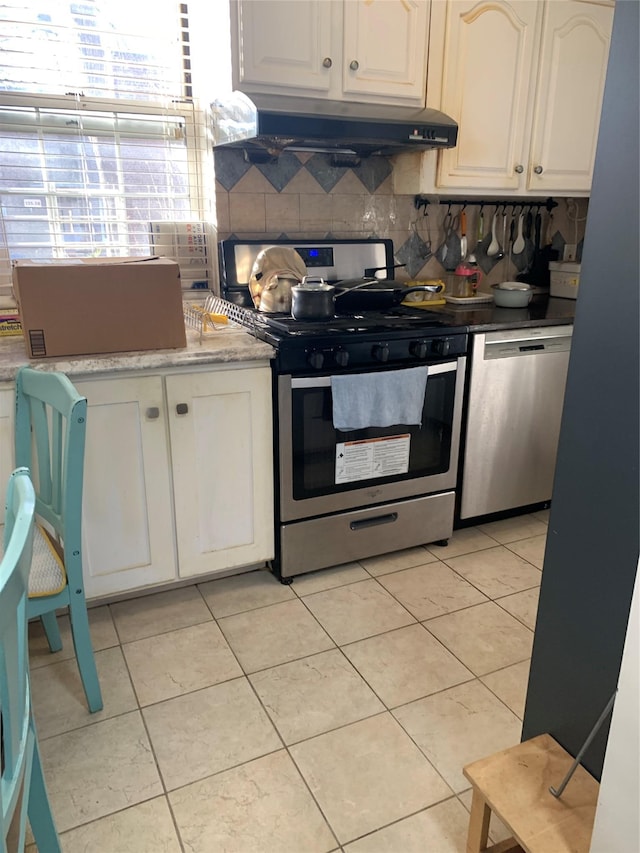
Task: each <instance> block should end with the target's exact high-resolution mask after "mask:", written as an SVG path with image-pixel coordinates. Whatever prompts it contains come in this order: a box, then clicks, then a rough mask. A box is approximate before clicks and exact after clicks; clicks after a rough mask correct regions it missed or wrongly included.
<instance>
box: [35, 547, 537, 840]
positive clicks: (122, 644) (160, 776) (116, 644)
mask: <svg viewBox="0 0 640 853" xmlns="http://www.w3.org/2000/svg"><path fill="white" fill-rule="evenodd" d="M479 550H486V549H479ZM433 562H445V561H444V560H442V561H440V560H438V559H437V558H436V559H435V560H432V561H430V562H429V563H426V564H424V565H425V566H428V565H429V564H431V563H433ZM445 564H446V563H445ZM362 568H363V569H364V570H365V571H367V570H366V568H365V567H364V566H363V567H362ZM407 568H414V567H407ZM450 568H451V567H450ZM536 568H537V567H536ZM399 571H402V569H401V570H399ZM454 571H455V570H454ZM394 573H395V572H389V573H385V575H383V576H382V577H384V576H386V574H394ZM367 574H370V573H369V572H368V571H367ZM371 578H372V579H373V580H377V581H378V584H379V586H381V587H382V589H384V590H385V592H386V593H387V594H389V595H390V596H391V597H392V598H394V599H395V600H396V601H397V602H398V604H400V606H402V607H403V609H405V610H407V612H409V615H410V616H412V617H413V614H411V613H410V611H408V608H406V607H405V606H404V605H403V604H402V602H400V601H398V599H396V597H395V596H394V595H393V594H392V593H390V592H389V591H388V590H386V588H385V587H384V586H383V585H382V584H381V583H380V581H379V579H378V578H379V576H371ZM358 582H359V581H356V582H355V583H358ZM344 585H348V584H341V585H340V586H344ZM196 586H197V584H196ZM337 588H339V587H337ZM198 593H199V595H200V596H201V597H202V598H203V600H204V603H205V605H206V606H207V610H208V611H209V612H210V613H211V617H212V620H213V621H214V622H215V623H216V624H217V626H218V628H219V629H220V630H221V628H220V626H219V624H218V620H217V619H216V617H215V616H214V615H213V613H212V611H211V608H210V607H209V605H208V604H207V602H206V599H204V596H203V594H202V592H201V590H200V589H198ZM513 594H517V593H508V595H513ZM501 597H502V598H504V597H507V596H501ZM297 598H298V599H299V600H302V598H303V596H300V595H297ZM291 600H293V599H291ZM490 600H494V601H495V599H490ZM496 603H498V602H496ZM106 606H107V607H108V612H109V616H110V619H111V622H112V624H113V628H114V632H115V635H116V637H117V638H118V642H117V643H115V644H114V645H112V646H107V647H105V648H104V649H100V650H99V651H106V650H108V649H111V648H115V647H118V648H120V651H121V654H122V656H123V658H124V660H125V666H126V669H127V672H128V677H129V679H130V682H131V686H132V690H133V695H134V697H135V700H136V703H137V708H136V709H132V710H129V711H126V712H122V713H121V714H115V715H112V716H111V717H109V718H105V720H106V719H114V718H116V717H118V716H123V715H125V714H130V713H133V710H138V711H139V712H140V715H141V717H142V719H143V724H144V726H145V731H146V733H147V737H148V739H149V743H150V747H151V751H152V754H153V756H154V761H155V763H156V767H157V769H158V775H159V779H160V780H161V783H162V787H163V791H164V793H163V794H161V795H158V796H164V797H165V799H168V794H169V792H168V791H167V790H166V785H165V783H164V779H163V777H162V774H161V772H160V768H159V766H158V764H157V757H156V754H155V750H154V748H153V743H152V741H151V738H150V736H149V732H148V729H147V727H146V721H145V718H144V714H143V706H142V705H141V704H140V700H139V697H138V693H137V690H136V689H135V684H134V682H133V679H132V676H131V672H130V670H129V666H128V663H127V661H126V656H125V655H124V648H123V647H124V646H125V645H127V644H128V643H132V642H135V640H131V641H126V642H123V641H122V638H121V636H120V632H119V631H118V628H117V625H116V622H115V619H114V617H113V614H112V613H111V606H110V605H106ZM267 606H268V605H267ZM256 609H257V608H256ZM461 609H466V608H461ZM502 609H504V608H502ZM307 610H308V608H307ZM244 612H250V611H244ZM453 612H456V611H453ZM506 612H508V611H506ZM445 615H446V614H445ZM509 615H513V614H509ZM312 616H314V619H315V615H314V614H312ZM413 618H414V619H415V617H413ZM434 618H437V617H434ZM514 618H516V619H517V617H514ZM209 621H211V620H209V619H206V620H201V621H198V622H196V623H193V625H189V626H182V628H188V627H193V626H195V625H197V624H205V623H208V622H209ZM316 621H319V620H317V619H316ZM426 621H429V620H426ZM518 621H521V620H518ZM416 623H417V624H423V623H421V622H420V621H419V620H417V619H416V622H414V623H412V624H416ZM319 624H320V627H322V628H323V630H325V629H324V626H322V625H321V623H319ZM402 627H410V626H402ZM402 627H399V628H394V629H389V631H385V632H382V634H386V633H391V632H393V631H396V630H402ZM423 627H424V628H425V629H426V630H428V629H427V628H426V626H425V625H424V624H423ZM525 627H528V626H525ZM176 630H180V628H173V629H169V630H166V631H162V632H160V635H162V634H166V633H172V632H173V631H176ZM325 633H327V632H326V630H325ZM429 633H430V632H429ZM151 636H158V635H151ZM223 636H224V632H223ZM329 636H330V635H329ZM372 636H380V635H379V634H378V635H372ZM431 636H433V635H431ZM138 639H147V638H138ZM331 639H332V640H333V638H331ZM366 639H368V637H365V638H362V640H366ZM434 639H435V640H436V641H437V642H438V643H440V644H441V645H442V646H443V647H444V648H445V649H446V646H445V645H444V644H443V643H441V641H440V640H439V639H438V638H437V637H435V638H434ZM225 642H226V643H227V646H228V648H229V650H230V651H231V653H232V655H233V656H234V658H235V659H236V661H237V662H238V665H239V667H240V670H241V672H242V674H243V675H244V677H246V678H247V680H248V681H249V684H250V685H251V687H252V688H253V684H252V683H251V680H250V678H249V673H247V672H245V670H244V668H243V667H242V664H241V663H240V661H239V660H238V658H237V656H236V654H235V652H234V650H233V648H232V646H230V645H229V643H228V640H227V639H226V637H225ZM352 642H360V640H356V641H352ZM334 643H335V641H334ZM350 644H351V643H346V644H344V645H350ZM335 646H336V648H338V649H339V650H340V651H341V653H342V654H343V656H344V652H343V649H342V648H341V646H340V645H339V644H337V643H336V644H335ZM447 651H448V652H449V653H450V654H453V653H452V652H451V650H450V649H447ZM321 653H322V652H318V653H314V655H305V656H303V657H302V658H298V659H297V660H301V659H304V658H305V657H313V656H315V654H321ZM345 657H346V656H345ZM68 660H73V658H68V659H65V660H64V661H55V662H54V663H64V662H66V661H68ZM347 660H348V658H347ZM460 662H461V663H462V665H464V664H463V662H462V661H460ZM284 663H289V661H287V662H283V664H282V665H284ZM349 664H350V665H351V666H352V667H353V668H354V669H355V671H356V672H357V673H358V675H359V677H360V678H362V679H363V681H364V682H365V683H367V685H368V682H367V681H366V679H365V678H364V676H363V675H362V673H360V672H359V671H358V670H357V667H355V665H353V664H352V663H351V661H349ZM38 668H39V667H38ZM269 668H270V667H267V669H269ZM504 668H506V667H503V669H504ZM488 674H489V673H487V674H486V675H488ZM237 677H242V676H236V678H237ZM482 677H484V676H475V675H474V679H476V680H480V678H482ZM229 680H233V679H226V681H229ZM470 680H473V679H470ZM219 683H225V682H216V684H219ZM461 683H466V682H461ZM216 684H214V685H207V687H213V686H216ZM368 686H369V687H370V689H372V691H373V693H374V695H376V696H378V694H377V693H376V692H375V691H374V690H373V688H371V686H370V685H368ZM485 686H486V685H485ZM201 689H207V688H206V687H203V688H201ZM444 689H450V688H444ZM489 689H490V688H489ZM191 692H197V691H186V693H181V694H178V695H179V696H182V695H188V694H189V693H191ZM254 692H255V690H254ZM437 692H442V691H437ZM491 692H493V691H491ZM429 695H434V694H429ZM169 698H170V699H171V698H177V697H169ZM257 698H258V701H259V702H260V704H261V706H262V707H263V708H264V705H263V703H262V701H261V700H260V698H259V697H257ZM378 698H379V699H380V701H381V702H382V703H383V705H384V707H385V708H386V709H387V712H388V713H391V716H392V717H394V715H393V714H392V709H391V708H389V707H388V706H387V705H386V703H385V702H384V701H383V700H382V699H381V697H378ZM424 698H426V697H424ZM497 698H498V699H500V697H497ZM162 701H169V700H162ZM414 701H417V700H414ZM500 701H502V700H500ZM152 704H157V703H152ZM504 704H506V703H504ZM144 707H149V706H144ZM397 707H400V706H397ZM507 707H508V706H507ZM509 710H511V709H509ZM265 713H267V716H269V715H268V712H266V709H265ZM380 713H385V712H384V711H381V712H380ZM512 713H513V712H512ZM369 716H375V715H368V716H367V717H364V718H361V719H362V720H364V719H368V718H369ZM269 719H270V720H271V717H270V716H269ZM394 719H395V717H394ZM102 721H103V720H98V721H95V723H98V722H102ZM271 722H272V725H273V726H274V729H275V730H276V732H277V734H278V736H279V737H280V740H281V741H282V742H283V747H284V749H285V750H287V752H289V748H288V746H287V745H286V744H284V741H283V739H282V736H281V735H280V733H279V731H278V729H277V726H275V724H274V723H273V721H271ZM354 722H359V721H354ZM92 724H94V723H89V725H92ZM347 725H350V724H347ZM400 725H401V724H400ZM342 727H343V726H339V727H336V728H338V729H339V728H342ZM78 728H85V726H81V727H78ZM75 730H76V729H71V730H69V731H75ZM334 730H335V729H334ZM403 730H404V729H403ZM330 731H332V730H330ZM64 733H66V732H62V733H61V734H64ZM320 734H324V733H320ZM317 736H320V735H317ZM51 737H56V735H52V736H51ZM300 742H302V741H300ZM300 742H297V743H300ZM416 746H417V744H416ZM418 748H419V747H418ZM420 751H421V752H422V750H420ZM267 754H269V753H267ZM423 754H424V753H423ZM425 758H426V760H427V761H429V759H428V758H427V757H426V756H425ZM252 760H253V759H252ZM245 763H246V762H245ZM429 763H430V762H429ZM235 766H238V765H235ZM227 769H231V768H227ZM221 772H224V771H221ZM214 775H217V774H214ZM305 782H306V780H305ZM190 784H192V783H190ZM454 793H455V792H454ZM456 796H457V794H456ZM149 799H155V798H153V797H152V798H149ZM145 801H146V800H143V801H141V802H145ZM430 807H431V806H430ZM127 808H131V807H127ZM118 811H123V810H118ZM111 814H113V813H111ZM172 814H173V813H172ZM174 823H175V821H174ZM327 823H328V821H327ZM329 825H330V824H329ZM176 829H177V827H176ZM178 837H179V838H180V835H179V832H178ZM180 843H182V841H181V838H180Z"/></svg>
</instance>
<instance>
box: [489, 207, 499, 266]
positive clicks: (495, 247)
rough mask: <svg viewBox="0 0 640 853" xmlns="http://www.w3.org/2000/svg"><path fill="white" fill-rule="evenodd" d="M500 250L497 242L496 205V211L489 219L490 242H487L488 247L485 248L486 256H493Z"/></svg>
mask: <svg viewBox="0 0 640 853" xmlns="http://www.w3.org/2000/svg"><path fill="white" fill-rule="evenodd" d="M499 251H500V243H498V208H497V207H496V212H495V213H494V214H493V219H492V220H491V242H490V243H489V248H488V249H487V256H488V257H490V258H493V257H495V256H496V255H497V254H498V252H499Z"/></svg>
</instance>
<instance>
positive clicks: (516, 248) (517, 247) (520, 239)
mask: <svg viewBox="0 0 640 853" xmlns="http://www.w3.org/2000/svg"><path fill="white" fill-rule="evenodd" d="M523 252H524V211H523V212H522V213H520V216H519V217H518V236H517V237H516V239H515V241H514V243H513V254H514V255H521V254H522V253H523Z"/></svg>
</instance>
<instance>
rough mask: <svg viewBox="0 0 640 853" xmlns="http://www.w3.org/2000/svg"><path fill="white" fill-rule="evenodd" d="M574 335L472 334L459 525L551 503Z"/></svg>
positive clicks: (562, 331) (560, 330) (535, 331)
mask: <svg viewBox="0 0 640 853" xmlns="http://www.w3.org/2000/svg"><path fill="white" fill-rule="evenodd" d="M571 333H572V326H545V327H535V328H530V329H509V330H507V331H503V332H487V333H482V334H481V333H478V334H474V335H472V351H471V377H470V382H469V393H468V402H467V425H466V436H465V451H464V457H463V458H464V462H463V469H462V495H461V501H460V518H474V517H475V516H480V515H487V514H489V513H493V512H500V511H502V510H508V509H512V508H516V507H520V506H527V505H529V504H536V503H542V502H543V501H548V500H550V498H551V491H552V488H553V474H554V470H555V463H556V452H557V448H558V437H559V434H560V419H561V416H562V406H563V401H564V388H565V383H566V379H567V368H568V365H569V349H570V347H571Z"/></svg>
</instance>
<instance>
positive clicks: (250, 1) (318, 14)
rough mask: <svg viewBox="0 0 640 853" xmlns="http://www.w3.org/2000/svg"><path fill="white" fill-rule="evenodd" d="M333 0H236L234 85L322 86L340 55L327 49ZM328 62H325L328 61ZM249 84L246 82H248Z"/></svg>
mask: <svg viewBox="0 0 640 853" xmlns="http://www.w3.org/2000/svg"><path fill="white" fill-rule="evenodd" d="M335 2H337V0H296V2H293V3H292V2H291V0H241V2H239V3H232V7H231V10H232V15H237V18H236V33H235V34H234V46H233V54H234V65H235V68H234V71H235V74H236V76H237V85H238V87H239V88H240V89H243V90H244V89H246V88H247V84H258V86H257V87H256V88H257V90H258V91H260V88H262V91H265V89H264V85H263V86H262V87H260V84H267V85H272V86H273V85H275V86H280V87H285V88H292V89H311V90H316V93H317V94H321V93H323V92H325V93H326V92H327V91H328V89H329V86H330V82H331V77H332V74H333V73H334V72H333V71H332V68H333V67H334V66H335V67H336V68H338V67H339V61H340V59H339V57H335V56H333V55H332V51H331V7H332V6H333V5H334V4H335ZM327 66H328V67H327ZM248 88H249V89H250V88H251V86H249V87H248Z"/></svg>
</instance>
